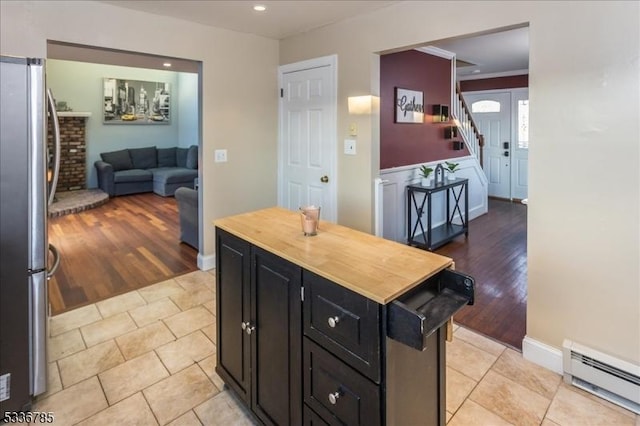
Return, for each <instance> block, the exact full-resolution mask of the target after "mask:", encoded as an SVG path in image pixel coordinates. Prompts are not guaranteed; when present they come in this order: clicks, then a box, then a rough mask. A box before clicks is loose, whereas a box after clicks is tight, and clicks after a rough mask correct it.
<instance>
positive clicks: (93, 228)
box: [49, 193, 198, 315]
mask: <svg viewBox="0 0 640 426" xmlns="http://www.w3.org/2000/svg"><path fill="white" fill-rule="evenodd" d="M179 232H180V231H179V224H178V207H177V204H176V201H175V199H174V198H173V197H160V196H158V195H155V194H153V193H147V194H137V195H127V196H121V197H115V198H112V199H110V200H109V202H108V203H107V204H105V205H102V206H100V207H97V208H95V209H91V210H87V211H83V212H80V213H75V214H70V215H66V216H61V217H57V218H52V219H50V220H49V242H50V243H52V244H53V245H55V246H56V247H57V248H58V251H59V252H60V256H61V261H60V267H59V268H58V270H57V272H56V273H55V275H54V277H53V278H52V279H51V281H49V302H50V304H51V310H52V312H51V313H52V315H56V314H59V313H62V312H65V311H68V310H71V309H74V308H77V307H80V306H84V305H88V304H91V303H95V302H97V301H100V300H103V299H106V298H109V297H112V296H115V295H118V294H122V293H126V292H128V291H131V290H135V289H139V288H141V287H145V286H147V285H150V284H154V283H157V282H160V281H164V280H166V279H169V278H173V277H175V276H178V275H182V274H185V273H188V272H192V271H195V270H196V269H197V255H198V252H197V250H195V249H193V248H192V247H190V246H188V245H186V244H184V243H180V240H179Z"/></svg>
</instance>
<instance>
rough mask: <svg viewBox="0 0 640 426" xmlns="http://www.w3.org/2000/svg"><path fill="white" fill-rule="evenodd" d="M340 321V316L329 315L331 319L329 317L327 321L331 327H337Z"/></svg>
mask: <svg viewBox="0 0 640 426" xmlns="http://www.w3.org/2000/svg"><path fill="white" fill-rule="evenodd" d="M339 322H340V318H339V317H329V319H327V323H329V327H331V328H336V325H338V323H339Z"/></svg>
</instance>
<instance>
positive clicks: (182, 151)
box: [176, 148, 189, 167]
mask: <svg viewBox="0 0 640 426" xmlns="http://www.w3.org/2000/svg"><path fill="white" fill-rule="evenodd" d="M188 153H189V148H176V166H178V167H187V154H188Z"/></svg>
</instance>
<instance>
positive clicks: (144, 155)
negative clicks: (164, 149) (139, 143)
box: [129, 146, 158, 169]
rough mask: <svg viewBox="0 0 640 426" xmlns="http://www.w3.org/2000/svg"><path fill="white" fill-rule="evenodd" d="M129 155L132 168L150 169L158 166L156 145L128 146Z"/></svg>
mask: <svg viewBox="0 0 640 426" xmlns="http://www.w3.org/2000/svg"><path fill="white" fill-rule="evenodd" d="M129 155H130V156H131V162H132V163H133V168H134V169H152V168H154V167H158V159H157V157H156V147H155V146H149V147H146V148H133V149H132V148H129Z"/></svg>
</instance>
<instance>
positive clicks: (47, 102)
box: [0, 56, 60, 418]
mask: <svg viewBox="0 0 640 426" xmlns="http://www.w3.org/2000/svg"><path fill="white" fill-rule="evenodd" d="M48 111H49V113H48ZM48 119H50V120H52V124H53V126H52V127H53V129H54V133H55V137H54V139H55V143H54V144H53V145H54V146H57V147H58V148H57V149H53V150H52V151H53V152H49V150H48V149H47V134H48V130H47V129H48V127H47V120H48ZM58 129H59V127H58V125H57V115H56V112H55V103H54V101H53V96H51V92H47V89H46V83H45V68H44V60H43V59H31V58H14V57H6V56H2V57H0V414H1V415H2V417H0V418H4V416H5V413H7V412H14V411H23V410H29V409H30V407H31V403H32V400H33V397H34V396H36V395H39V394H41V393H43V392H45V391H46V386H47V351H46V346H47V345H46V344H47V332H48V319H49V315H48V311H49V304H48V297H47V281H48V279H49V278H50V277H51V275H52V274H53V272H54V271H55V268H56V267H57V265H58V261H59V258H58V254H57V250H55V247H52V246H50V245H49V244H48V239H47V216H48V214H47V207H48V204H49V202H50V200H53V194H54V191H55V184H56V181H57V174H58V170H59V167H58V164H59V140H60V138H59V130H58ZM50 159H51V160H50ZM50 252H51V254H50ZM49 265H51V267H49Z"/></svg>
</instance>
